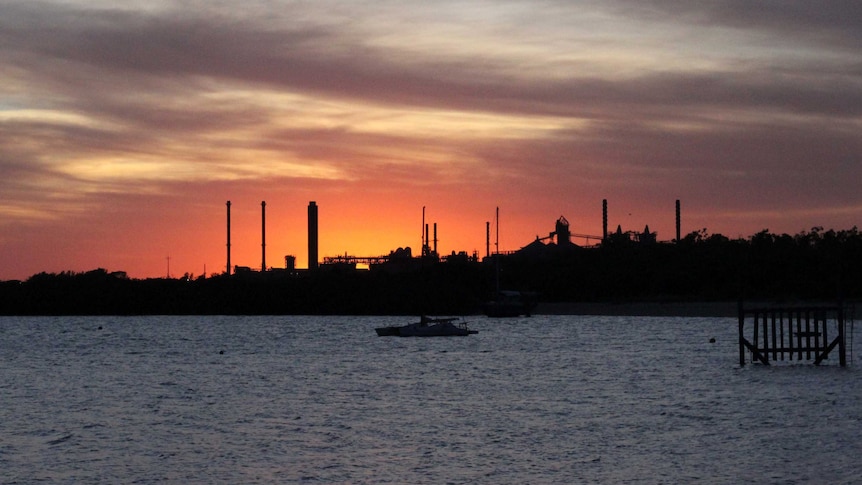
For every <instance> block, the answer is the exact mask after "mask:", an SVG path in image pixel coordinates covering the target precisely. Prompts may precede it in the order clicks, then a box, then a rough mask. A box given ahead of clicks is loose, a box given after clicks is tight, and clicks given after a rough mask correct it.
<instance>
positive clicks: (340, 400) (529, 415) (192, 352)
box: [0, 316, 862, 484]
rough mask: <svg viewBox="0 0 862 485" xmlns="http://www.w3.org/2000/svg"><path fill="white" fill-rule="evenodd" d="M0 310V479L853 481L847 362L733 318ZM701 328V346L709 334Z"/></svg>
mask: <svg viewBox="0 0 862 485" xmlns="http://www.w3.org/2000/svg"><path fill="white" fill-rule="evenodd" d="M412 320H413V318H410V317H407V318H393V317H381V318H368V317H291V316H283V317H99V318H92V317H85V318H81V317H74V318H73V317H62V318H0V363H2V373H0V399H2V401H0V404H2V406H0V480H2V483H31V482H37V481H43V482H50V483H71V482H96V481H102V482H106V483H151V482H157V481H167V482H171V483H251V482H261V483H273V482H275V483H297V482H301V483H435V484H436V483H494V484H497V483H687V482H693V481H702V482H707V483H742V482H749V483H854V482H855V483H858V481H859V477H862V453H860V451H862V444H860V436H862V403H860V397H862V382H860V371H859V369H858V367H857V365H856V364H855V363H853V365H851V366H850V367H848V368H840V367H837V366H835V365H834V362H833V363H832V364H831V365H828V366H821V367H814V366H813V365H811V364H800V365H783V366H774V367H764V366H760V365H747V366H745V367H743V368H740V367H739V365H738V362H737V359H738V353H737V347H736V322H735V320H734V319H709V318H642V317H579V316H534V317H532V318H529V319H520V320H486V319H484V318H483V317H478V318H475V319H473V321H472V326H473V327H474V328H476V329H478V330H479V331H480V332H479V334H478V335H472V336H470V337H459V338H436V339H404V338H395V337H383V338H381V337H377V336H376V335H375V334H374V330H373V328H374V327H375V326H381V325H391V324H399V323H407V322H409V321H412ZM711 337H714V338H715V339H716V343H709V339H710V338H711Z"/></svg>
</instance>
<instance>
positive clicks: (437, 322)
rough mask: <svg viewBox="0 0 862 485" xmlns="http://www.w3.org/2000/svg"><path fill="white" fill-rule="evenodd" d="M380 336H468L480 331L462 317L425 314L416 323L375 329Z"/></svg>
mask: <svg viewBox="0 0 862 485" xmlns="http://www.w3.org/2000/svg"><path fill="white" fill-rule="evenodd" d="M374 331H375V332H377V336H379V337H466V336H467V335H470V334H474V333H479V331H478V330H470V329H469V328H467V323H466V322H462V321H461V319H460V318H457V317H449V318H428V317H426V316H425V315H422V317H421V318H420V319H419V321H418V322H416V323H410V324H407V325H401V326H391V327H379V328H375V329H374Z"/></svg>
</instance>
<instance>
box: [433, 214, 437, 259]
mask: <svg viewBox="0 0 862 485" xmlns="http://www.w3.org/2000/svg"><path fill="white" fill-rule="evenodd" d="M434 254H437V223H436V222H435V223H434Z"/></svg>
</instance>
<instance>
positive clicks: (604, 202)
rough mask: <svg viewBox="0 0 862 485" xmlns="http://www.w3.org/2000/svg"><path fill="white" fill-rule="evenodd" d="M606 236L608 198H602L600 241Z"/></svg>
mask: <svg viewBox="0 0 862 485" xmlns="http://www.w3.org/2000/svg"><path fill="white" fill-rule="evenodd" d="M607 238H608V199H602V241H604V240H606V239H607Z"/></svg>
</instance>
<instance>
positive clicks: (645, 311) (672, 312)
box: [533, 301, 739, 318]
mask: <svg viewBox="0 0 862 485" xmlns="http://www.w3.org/2000/svg"><path fill="white" fill-rule="evenodd" d="M738 305H739V303H738V302H735V301H719V302H622V303H614V302H560V303H545V302H540V303H539V304H538V306H536V309H535V310H534V311H533V314H534V315H603V316H638V317H734V318H735V317H737V310H738Z"/></svg>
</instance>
